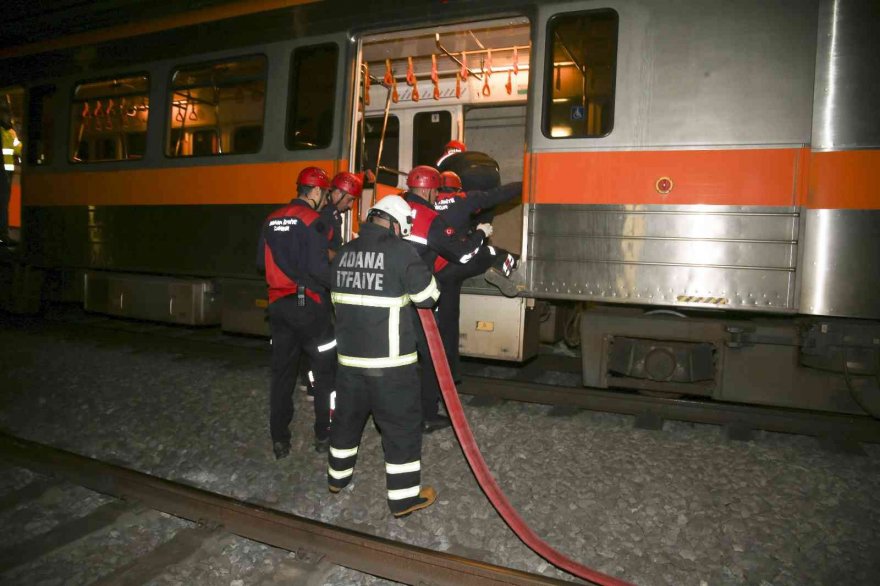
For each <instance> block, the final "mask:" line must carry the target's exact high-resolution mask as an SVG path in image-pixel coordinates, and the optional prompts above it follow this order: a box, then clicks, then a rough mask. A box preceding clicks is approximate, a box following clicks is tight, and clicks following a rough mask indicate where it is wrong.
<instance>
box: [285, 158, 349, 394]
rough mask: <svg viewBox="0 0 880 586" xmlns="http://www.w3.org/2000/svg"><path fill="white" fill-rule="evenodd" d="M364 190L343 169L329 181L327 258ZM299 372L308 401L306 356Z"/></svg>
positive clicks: (310, 381) (310, 379) (311, 385)
mask: <svg viewBox="0 0 880 586" xmlns="http://www.w3.org/2000/svg"><path fill="white" fill-rule="evenodd" d="M363 190H364V181H363V179H361V178H360V177H359V176H357V175H355V174H354V173H349V172H347V171H343V172H341V173H337V174H336V176H335V177H334V178H333V181H331V182H330V194H329V195H328V196H327V205H325V206H324V208H323V209H322V210H321V216H322V218H323V219H324V222H325V223H326V225H327V226H330V227H331V228H332V230H331V231H330V232H328V234H329V241H330V244H329V249H328V251H327V253H328V256H329V259H330V260H331V261H332V260H333V257H334V256H336V252H337V251H338V250H339V248H340V247H341V246H342V215H343V214H344V213H345V212H347V211H348V210H350V209H351V206H352V204H354V200H355V199H357V198H359V197H360V196H361V193H362V192H363ZM300 372H304V373H305V375H304V376H303V377H302V378H301V380H302V383H301V384H300V385H298V386H297V390H303V391H305V392H306V393H307V394H308V399H309V401H313V400H314V397H315V373H314V371H312V369H311V368H310V366H309V363H308V358H307V356H305V355H304V356H303V357H302V361H301V362H300Z"/></svg>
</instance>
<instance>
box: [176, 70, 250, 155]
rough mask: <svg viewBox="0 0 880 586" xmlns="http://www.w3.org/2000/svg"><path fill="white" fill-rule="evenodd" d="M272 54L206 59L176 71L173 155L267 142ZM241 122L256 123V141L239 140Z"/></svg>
mask: <svg viewBox="0 0 880 586" xmlns="http://www.w3.org/2000/svg"><path fill="white" fill-rule="evenodd" d="M266 70H267V66H266V57H265V56H263V55H254V56H251V57H241V58H238V59H235V60H231V61H222V62H214V63H201V64H198V65H191V66H190V65H188V66H186V67H181V68H179V69H176V70H175V71H174V73H173V74H172V76H171V95H170V99H169V101H170V104H169V107H170V114H169V116H168V119H169V123H170V128H169V131H168V140H167V142H166V143H165V155H166V156H169V157H203V156H212V155H229V154H244V153H256V152H258V151H259V150H260V148H261V147H262V143H263V118H264V114H265V110H266ZM241 126H248V127H251V128H253V129H254V130H253V131H252V132H253V133H254V134H253V136H252V140H250V141H237V140H236V139H235V132H236V129H238V128H239V127H241Z"/></svg>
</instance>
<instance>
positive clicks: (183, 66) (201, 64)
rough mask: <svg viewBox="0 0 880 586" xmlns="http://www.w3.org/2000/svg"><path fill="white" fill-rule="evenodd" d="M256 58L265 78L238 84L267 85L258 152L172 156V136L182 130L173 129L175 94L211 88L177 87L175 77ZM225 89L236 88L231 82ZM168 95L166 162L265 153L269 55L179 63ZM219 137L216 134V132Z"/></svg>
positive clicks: (171, 78) (167, 90)
mask: <svg viewBox="0 0 880 586" xmlns="http://www.w3.org/2000/svg"><path fill="white" fill-rule="evenodd" d="M253 58H262V60H263V74H262V77H260V78H257V77H247V78H237V79H235V80H234V81H237V82H242V81H245V82H249V81H255V80H258V79H259V80H261V81H262V82H263V112H262V116H261V118H260V127H261V128H262V130H263V132H262V136H261V137H260V141H259V146H258V148H257V150H255V151H248V152H235V151H232V152H217V153H209V154H198V155H197V154H191V155H178V154H171V139H172V136H173V134H174V132H175V130H179V129H175V128H174V126H173V119H174V113H173V108H174V93H175V91H176V90H180V89H192V88H199V87H207V86H204V85H193V86H175V84H174V77H175V76H176V75H177V74H179V73H180V72H181V71H186V70H193V69H198V68H206V67H210V66H213V65H217V64H222V63H232V62H236V61H244V60H248V59H253ZM224 85H225V86H230V87H235V86H234V84H233V83H231V82H224ZM165 93H166V96H165V98H166V99H165V117H166V121H165V124H164V127H165V132H164V136H163V140H162V154H163V156H164V157H165V159H170V160H180V161H189V160H192V159H211V158H215V157H221V158H222V157H232V156H236V155H238V156H253V155H258V154H260V153H261V152H262V151H263V147H264V146H265V142H266V110H267V104H268V101H269V56H268V55H267V54H266V53H246V54H242V55H234V56H230V57H223V58H218V59H209V60H204V61H192V62H187V63H179V64H177V65H174V66H172V67H171V69H170V71H169V73H168V84H167V86H166V87H165ZM238 126H240V124H236V125H233V128H237V127H238ZM204 130H208V129H203V130H202V131H200V132H204ZM215 130H216V128H215ZM215 134H216V132H215ZM230 136H231V135H230ZM222 140H223V138H222V136H219V135H218V143H220V142H221V141H222Z"/></svg>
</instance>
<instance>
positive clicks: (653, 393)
mask: <svg viewBox="0 0 880 586" xmlns="http://www.w3.org/2000/svg"><path fill="white" fill-rule="evenodd" d="M644 315H645V317H651V316H654V315H671V316H674V317H680V318H681V319H687V316H686V315H685V314H683V313H681V312H679V311H674V310H672V309H653V310H651V311H646V312H645V314H644ZM662 359H663V356H662V355H658V357H657V360H662ZM661 368H662V366H661ZM639 394H640V395H644V396H645V397H655V398H659V399H681V398H682V397H684V396H685V393H676V392H672V391H658V390H654V389H639Z"/></svg>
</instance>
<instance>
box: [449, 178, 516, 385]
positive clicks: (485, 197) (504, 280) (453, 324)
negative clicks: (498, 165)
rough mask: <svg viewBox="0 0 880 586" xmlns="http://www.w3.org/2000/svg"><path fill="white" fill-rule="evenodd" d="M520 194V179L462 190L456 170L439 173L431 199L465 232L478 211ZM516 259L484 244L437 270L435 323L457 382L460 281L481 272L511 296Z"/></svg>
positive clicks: (513, 286)
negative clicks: (466, 257) (464, 259)
mask: <svg viewBox="0 0 880 586" xmlns="http://www.w3.org/2000/svg"><path fill="white" fill-rule="evenodd" d="M521 197H522V182H515V183H508V184H507V185H502V186H500V187H494V188H492V189H489V190H488V191H478V190H473V191H468V192H465V191H463V190H462V183H461V179H460V178H459V176H458V175H457V174H455V173H454V172H452V171H443V172H442V173H440V193H439V195H438V196H437V200H436V201H435V202H434V209H435V210H436V211H437V212H438V213H439V214H440V217H442V218H443V219H444V220H445V221H446V223H447V224H449V225H450V226H451V227H452V228H454V229H455V231H456V232H457V233H459V234H467V233H468V231H469V230H470V229H471V228H472V226H473V223H474V218H476V217H477V216H478V215H479V214H480V213H482V212H483V211H485V210H491V209H492V208H494V207H495V206H497V205H499V204H502V203H505V202H508V201H512V200H516V199H519V198H521ZM516 262H517V256H516V255H514V254H513V253H510V252H508V251H506V250H504V249H502V248H497V247H495V246H491V245H489V244H483V245H482V246H480V247H479V249H478V251H477V254H475V255H474V257H473V258H472V259H471V260H470V261H468V262H467V263H465V264H457V263H448V264H446V265H445V266H444V267H442V268H441V269H440V270H438V271H436V273H435V274H436V276H437V282H438V283H439V284H440V293H441V295H442V297H441V300H440V302H439V304H438V306H437V327H438V328H439V329H440V337H441V338H442V339H443V347H444V349H445V350H446V358H447V360H448V361H449V369H450V371H452V377H453V379H454V380H455V381H456V382H458V381H459V380H460V378H461V375H460V364H459V363H460V360H459V355H458V338H459V314H460V311H461V286H462V283H463V282H464V281H465V279H467V278H469V277H474V276H477V275H484V278H485V279H486V280H487V281H488V282H489V283H492V284H493V285H495V286H496V287H498V288H499V289H500V290H501V291H502V292H503V293H504V294H505V295H506V296H508V297H514V296H516V295H517V293H519V286H518V285H519V284H518V283H517V282H515V281H513V280H511V274H512V272H513V270H514V269H515V268H516Z"/></svg>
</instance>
